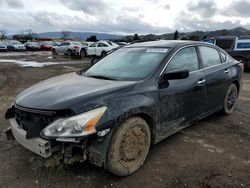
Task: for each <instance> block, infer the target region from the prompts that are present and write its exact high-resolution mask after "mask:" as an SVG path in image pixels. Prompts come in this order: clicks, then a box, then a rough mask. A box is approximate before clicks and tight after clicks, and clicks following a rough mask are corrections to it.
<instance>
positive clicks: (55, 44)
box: [52, 41, 61, 46]
mask: <svg viewBox="0 0 250 188" xmlns="http://www.w3.org/2000/svg"><path fill="white" fill-rule="evenodd" d="M60 44H61V42H57V41H53V42H52V46H59V45H60Z"/></svg>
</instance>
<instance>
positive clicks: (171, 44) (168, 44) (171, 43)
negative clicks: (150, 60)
mask: <svg viewBox="0 0 250 188" xmlns="http://www.w3.org/2000/svg"><path fill="white" fill-rule="evenodd" d="M192 44H203V45H204V44H205V45H209V44H207V43H204V42H199V41H187V40H158V41H149V42H141V43H134V44H131V45H128V46H127V47H162V48H175V47H180V46H184V45H192ZM211 46H212V45H211Z"/></svg>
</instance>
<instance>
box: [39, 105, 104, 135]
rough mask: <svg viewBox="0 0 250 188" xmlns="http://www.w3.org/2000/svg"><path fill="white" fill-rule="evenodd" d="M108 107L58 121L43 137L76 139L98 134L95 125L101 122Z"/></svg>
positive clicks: (47, 128)
mask: <svg viewBox="0 0 250 188" xmlns="http://www.w3.org/2000/svg"><path fill="white" fill-rule="evenodd" d="M106 109H107V108H106V107H100V108H97V109H94V110H91V111H88V112H85V113H82V114H79V115H76V116H72V117H69V118H64V119H58V120H56V121H55V122H53V123H52V124H50V125H48V126H47V127H45V128H44V129H43V130H42V132H41V136H42V137H49V138H72V137H74V138H76V137H81V136H85V135H89V134H93V133H95V132H96V130H95V125H96V124H97V122H98V121H99V120H100V118H101V117H102V115H103V114H104V112H105V111H106Z"/></svg>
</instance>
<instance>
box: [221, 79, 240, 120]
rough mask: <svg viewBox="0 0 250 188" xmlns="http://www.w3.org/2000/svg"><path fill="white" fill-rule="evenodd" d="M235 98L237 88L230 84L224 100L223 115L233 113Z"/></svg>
mask: <svg viewBox="0 0 250 188" xmlns="http://www.w3.org/2000/svg"><path fill="white" fill-rule="evenodd" d="M237 98H238V89H237V86H236V85H235V84H234V83H232V84H231V85H230V86H229V87H228V89H227V92H226V95H225V98H224V103H223V109H222V113H223V114H225V115H230V114H231V113H232V112H233V110H234V108H235V105H236V101H237Z"/></svg>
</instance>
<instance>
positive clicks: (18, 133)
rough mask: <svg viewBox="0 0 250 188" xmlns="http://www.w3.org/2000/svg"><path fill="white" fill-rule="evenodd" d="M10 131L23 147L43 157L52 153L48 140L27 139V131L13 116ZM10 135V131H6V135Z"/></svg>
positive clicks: (47, 156)
mask: <svg viewBox="0 0 250 188" xmlns="http://www.w3.org/2000/svg"><path fill="white" fill-rule="evenodd" d="M10 125H11V132H12V134H13V136H14V138H15V139H16V140H17V141H18V142H19V143H20V144H21V145H22V146H24V147H25V148H27V149H29V150H30V151H32V152H34V153H36V154H37V155H40V156H42V157H43V158H49V157H50V156H51V155H52V152H51V144H50V141H48V140H44V139H42V138H32V139H27V138H26V134H27V132H26V131H25V130H24V129H22V128H21V127H20V126H19V125H18V124H17V122H16V119H15V118H11V119H10ZM8 135H9V137H10V136H11V133H10V132H9V131H7V137H8Z"/></svg>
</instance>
